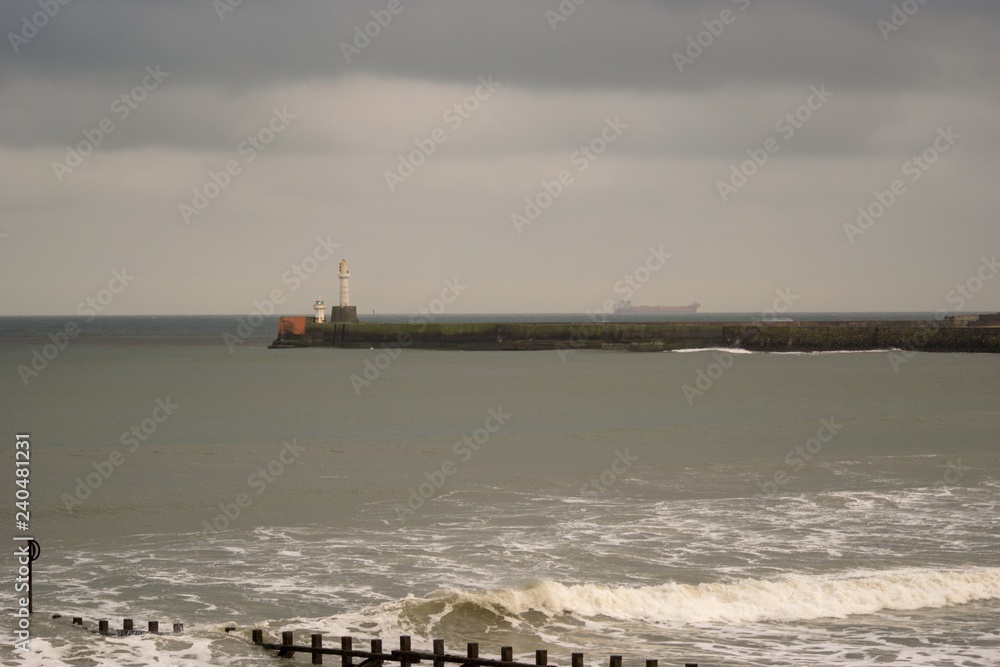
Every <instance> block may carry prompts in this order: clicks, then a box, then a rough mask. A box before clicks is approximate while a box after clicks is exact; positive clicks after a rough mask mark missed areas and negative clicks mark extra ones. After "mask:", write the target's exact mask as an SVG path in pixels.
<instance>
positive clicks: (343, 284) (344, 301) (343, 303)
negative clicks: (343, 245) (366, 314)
mask: <svg viewBox="0 0 1000 667" xmlns="http://www.w3.org/2000/svg"><path fill="white" fill-rule="evenodd" d="M337 277H338V278H340V307H341V308H347V307H348V306H349V305H351V292H350V289H349V288H348V286H347V279H348V278H350V277H351V272H350V271H349V270H348V268H347V260H346V259H342V260H340V272H339V273H338V274H337Z"/></svg>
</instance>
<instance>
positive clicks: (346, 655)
mask: <svg viewBox="0 0 1000 667" xmlns="http://www.w3.org/2000/svg"><path fill="white" fill-rule="evenodd" d="M251 639H252V641H253V643H254V644H256V645H258V646H260V647H261V648H265V649H268V650H271V651H277V652H278V657H279V658H291V657H293V656H294V655H295V654H296V653H308V654H310V655H311V656H312V664H314V665H322V664H323V656H324V655H336V656H340V667H387V665H388V664H390V663H395V664H398V665H399V666H400V667H410V665H414V664H416V663H420V662H423V663H430V664H431V665H432V667H445V665H447V664H448V663H451V664H456V665H462V667H559V666H558V665H555V664H552V663H550V662H549V657H548V651H547V650H545V649H539V650H536V651H535V661H534V662H518V661H515V660H514V648H513V647H511V646H503V647H501V648H500V658H499V659H496V658H480V657H479V644H478V643H477V642H470V643H469V644H467V645H466V651H465V655H458V654H456V653H448V652H447V651H445V647H444V640H443V639H435V640H434V642H433V650H431V651H415V650H413V648H412V646H411V645H410V637H408V636H405V635H404V636H402V637H400V638H399V648H398V649H394V650H390V651H385V650H383V648H382V640H381V639H372V640H371V650H369V651H364V650H358V649H355V648H354V638H353V637H341V638H340V645H339V647H336V648H335V647H332V646H324V645H323V635H322V634H312V635H310V644H309V646H304V645H298V644H296V643H295V635H294V632H293V631H291V630H286V631H284V632H282V633H281V643H280V644H276V643H273V642H266V641H264V631H263V630H260V629H257V630H254V631H253V632H252V634H251ZM583 655H584V654H583V653H573V654H572V655H571V657H570V666H569V667H583ZM355 658H360V659H361V662H358V663H355V662H354V659H355ZM331 664H336V663H331ZM658 664H659V661H658V660H646V665H645V667H658ZM684 666H685V667H698V664H697V663H693V662H687V663H684ZM609 667H622V656H620V655H612V656H611V657H610V660H609Z"/></svg>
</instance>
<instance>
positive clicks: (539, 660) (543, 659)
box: [535, 648, 549, 667]
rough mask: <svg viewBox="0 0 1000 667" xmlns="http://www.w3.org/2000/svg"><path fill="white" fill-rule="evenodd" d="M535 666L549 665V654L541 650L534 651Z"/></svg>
mask: <svg viewBox="0 0 1000 667" xmlns="http://www.w3.org/2000/svg"><path fill="white" fill-rule="evenodd" d="M535 664H536V665H539V667H545V665H547V664H549V652H548V651H546V650H545V649H543V648H540V649H538V650H537V651H535Z"/></svg>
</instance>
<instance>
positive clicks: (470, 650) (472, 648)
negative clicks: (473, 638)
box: [466, 642, 479, 660]
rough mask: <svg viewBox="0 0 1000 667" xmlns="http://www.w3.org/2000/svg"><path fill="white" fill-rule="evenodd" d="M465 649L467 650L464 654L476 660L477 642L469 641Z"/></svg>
mask: <svg viewBox="0 0 1000 667" xmlns="http://www.w3.org/2000/svg"><path fill="white" fill-rule="evenodd" d="M466 651H467V653H466V655H467V656H468V657H469V658H471V659H472V660H478V659H479V642H469V645H468V646H467V647H466Z"/></svg>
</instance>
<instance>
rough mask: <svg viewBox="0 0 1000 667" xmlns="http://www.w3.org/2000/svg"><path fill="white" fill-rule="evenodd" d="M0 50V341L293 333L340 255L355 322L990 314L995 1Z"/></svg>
mask: <svg viewBox="0 0 1000 667" xmlns="http://www.w3.org/2000/svg"><path fill="white" fill-rule="evenodd" d="M62 3H65V4H62ZM0 27H2V31H3V33H4V35H5V37H4V43H3V44H0V110H2V111H0V211H2V215H0V282H2V285H3V287H2V291H0V314H5V315H68V314H74V313H80V312H83V311H86V310H87V309H90V308H93V309H94V310H95V311H97V312H99V314H104V315H139V314H214V313H218V314H247V313H252V312H265V313H266V312H268V311H269V310H273V311H274V312H278V313H281V314H305V313H308V312H311V306H312V303H313V301H314V300H315V299H316V298H320V297H322V298H325V299H326V303H327V304H328V305H329V304H333V303H336V301H337V295H338V291H339V286H338V278H337V269H338V267H337V264H338V262H339V261H340V259H342V258H346V259H347V260H348V262H349V264H350V270H351V279H350V286H351V304H352V305H356V306H357V307H358V311H359V313H371V312H373V311H374V312H378V313H414V312H419V311H420V309H433V310H435V311H436V312H447V313H455V314H460V313H518V312H524V313H529V312H534V313H545V312H553V313H555V312H560V313H562V312H583V311H595V310H601V309H603V308H605V307H606V305H605V304H608V303H611V302H612V301H614V300H617V299H620V298H630V299H631V301H632V302H633V303H634V304H646V305H677V304H689V303H692V302H697V303H700V304H701V311H702V312H747V313H753V312H762V311H765V310H766V309H769V308H772V307H773V306H774V305H775V303H776V302H778V303H779V304H781V305H782V308H787V309H788V310H789V311H792V312H820V311H850V312H858V311H935V310H946V311H948V312H995V311H998V310H1000V279H994V278H995V276H996V274H997V272H998V270H1000V269H998V268H997V266H996V262H995V258H996V255H997V254H998V253H1000V233H998V225H997V218H996V211H997V206H996V193H997V190H998V186H997V176H998V173H1000V39H997V35H998V34H1000V3H996V2H991V1H989V0H980V1H972V0H948V1H947V2H944V1H943V0H924V1H923V2H921V0H906V1H905V2H904V1H901V0H894V1H891V2H890V1H878V0H854V1H850V0H848V1H841V0H838V1H836V2H834V1H826V2H821V1H820V0H794V1H792V0H789V1H782V0H713V1H704V2H694V1H693V0H692V1H676V2H668V1H665V0H614V2H611V1H602V0H561V1H560V0H532V1H529V0H482V1H472V0H375V1H372V2H367V1H364V2H362V1H357V2H355V1H352V2H346V1H344V2H319V1H305V0H302V1H299V0H282V1H281V2H267V1H265V0H242V2H239V0H215V1H214V2H213V1H212V0H171V1H170V2H154V1H152V0H146V1H143V0H4V2H3V3H2V4H0ZM782 295H784V296H782ZM86 304H90V305H86ZM95 304H96V305H95Z"/></svg>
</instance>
